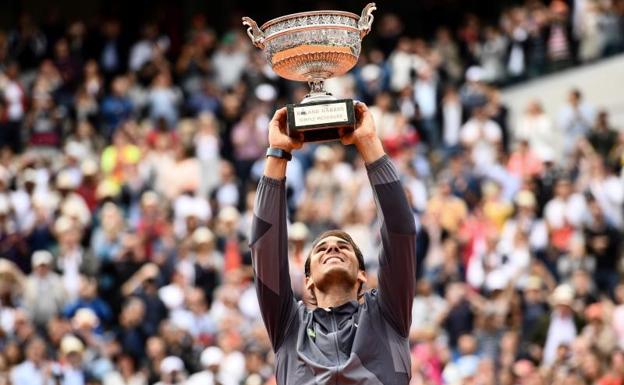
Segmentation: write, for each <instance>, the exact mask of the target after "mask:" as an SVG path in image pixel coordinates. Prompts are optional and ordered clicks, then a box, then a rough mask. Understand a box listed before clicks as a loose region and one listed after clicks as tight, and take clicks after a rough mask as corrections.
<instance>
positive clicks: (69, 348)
mask: <svg viewBox="0 0 624 385" xmlns="http://www.w3.org/2000/svg"><path fill="white" fill-rule="evenodd" d="M83 350H84V344H83V343H82V341H80V340H79V339H78V337H76V336H73V335H71V334H68V335H66V336H65V337H63V339H62V340H61V352H63V354H69V353H82V351H83Z"/></svg>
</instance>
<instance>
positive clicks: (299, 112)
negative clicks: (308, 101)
mask: <svg viewBox="0 0 624 385" xmlns="http://www.w3.org/2000/svg"><path fill="white" fill-rule="evenodd" d="M293 112H294V117H295V125H296V126H299V127H302V126H313V125H317V124H327V123H338V122H348V121H349V114H348V113H347V105H346V103H330V104H319V105H314V106H297V107H295V109H294V111H293Z"/></svg>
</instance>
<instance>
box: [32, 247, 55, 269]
mask: <svg viewBox="0 0 624 385" xmlns="http://www.w3.org/2000/svg"><path fill="white" fill-rule="evenodd" d="M53 259H54V258H53V257H52V253H50V252H49V251H48V250H37V251H35V252H34V253H33V254H32V262H31V263H32V266H33V267H37V266H40V265H50V264H51V263H52V260H53Z"/></svg>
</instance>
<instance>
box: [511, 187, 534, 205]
mask: <svg viewBox="0 0 624 385" xmlns="http://www.w3.org/2000/svg"><path fill="white" fill-rule="evenodd" d="M516 204H517V205H518V206H521V207H535V205H536V204H537V201H536V200H535V195H534V194H533V193H532V192H531V191H529V190H522V191H520V192H518V195H516Z"/></svg>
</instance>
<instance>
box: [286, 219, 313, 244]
mask: <svg viewBox="0 0 624 385" xmlns="http://www.w3.org/2000/svg"><path fill="white" fill-rule="evenodd" d="M309 233H310V231H309V230H308V226H306V225H305V223H303V222H295V223H293V224H292V225H291V226H290V229H289V230H288V238H290V239H291V240H293V241H304V240H306V239H307V238H308V234H309Z"/></svg>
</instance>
